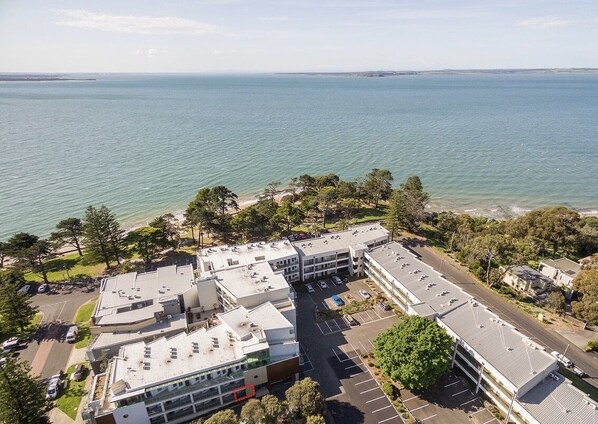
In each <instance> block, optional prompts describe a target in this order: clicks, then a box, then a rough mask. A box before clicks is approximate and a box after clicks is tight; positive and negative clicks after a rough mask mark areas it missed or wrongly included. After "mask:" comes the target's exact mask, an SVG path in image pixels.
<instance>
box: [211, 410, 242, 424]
mask: <svg viewBox="0 0 598 424" xmlns="http://www.w3.org/2000/svg"><path fill="white" fill-rule="evenodd" d="M238 423H239V419H238V418H237V414H235V411H233V410H232V409H223V410H222V411H218V412H216V413H215V414H213V415H212V416H211V417H210V418H208V419H207V420H205V421H204V424H238Z"/></svg>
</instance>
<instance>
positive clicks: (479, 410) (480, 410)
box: [470, 408, 486, 415]
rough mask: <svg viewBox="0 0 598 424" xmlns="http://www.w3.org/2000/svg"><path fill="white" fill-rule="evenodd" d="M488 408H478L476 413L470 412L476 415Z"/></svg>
mask: <svg viewBox="0 0 598 424" xmlns="http://www.w3.org/2000/svg"><path fill="white" fill-rule="evenodd" d="M485 410H486V408H482V409H478V410H477V411H475V412H474V413H472V414H470V415H475V414H477V413H478V412H484V411H485Z"/></svg>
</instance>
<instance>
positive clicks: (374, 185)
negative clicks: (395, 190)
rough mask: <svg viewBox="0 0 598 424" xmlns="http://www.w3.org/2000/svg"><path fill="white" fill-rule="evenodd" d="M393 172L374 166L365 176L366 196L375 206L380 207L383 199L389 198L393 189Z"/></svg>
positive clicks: (364, 188)
mask: <svg viewBox="0 0 598 424" xmlns="http://www.w3.org/2000/svg"><path fill="white" fill-rule="evenodd" d="M392 180H393V177H392V173H391V172H390V171H389V170H388V169H377V168H374V169H372V171H371V172H370V173H368V174H367V175H366V176H365V181H364V182H363V190H364V192H365V196H366V198H367V199H368V200H369V202H370V203H372V204H373V205H374V207H376V208H377V207H378V204H379V203H380V201H381V200H387V199H388V198H389V196H390V193H391V190H392Z"/></svg>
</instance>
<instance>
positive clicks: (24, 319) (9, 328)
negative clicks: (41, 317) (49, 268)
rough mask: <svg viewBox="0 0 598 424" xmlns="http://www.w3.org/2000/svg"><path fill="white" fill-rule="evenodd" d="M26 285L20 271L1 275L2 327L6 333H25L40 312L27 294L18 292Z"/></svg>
mask: <svg viewBox="0 0 598 424" xmlns="http://www.w3.org/2000/svg"><path fill="white" fill-rule="evenodd" d="M24 283H25V279H24V278H23V274H21V273H20V272H19V271H12V272H8V273H6V274H2V275H0V325H1V326H2V328H3V329H4V331H5V332H6V333H14V332H16V331H17V330H20V331H21V332H23V331H25V328H26V327H27V326H28V325H29V324H30V323H31V320H32V319H33V317H34V316H35V314H36V313H37V311H38V308H37V307H36V306H33V305H32V304H31V301H30V300H29V296H28V295H27V294H26V293H19V292H18V291H17V290H18V289H19V287H20V286H21V285H22V284H24Z"/></svg>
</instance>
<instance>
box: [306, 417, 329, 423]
mask: <svg viewBox="0 0 598 424" xmlns="http://www.w3.org/2000/svg"><path fill="white" fill-rule="evenodd" d="M305 424H326V420H325V419H324V417H323V416H321V415H310V416H309V417H307V420H305Z"/></svg>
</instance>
